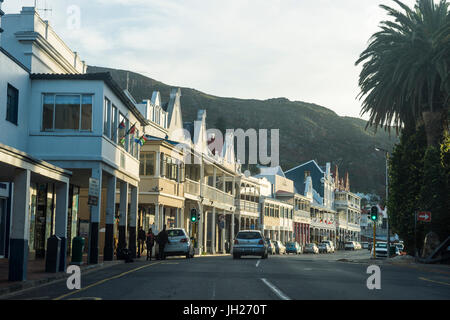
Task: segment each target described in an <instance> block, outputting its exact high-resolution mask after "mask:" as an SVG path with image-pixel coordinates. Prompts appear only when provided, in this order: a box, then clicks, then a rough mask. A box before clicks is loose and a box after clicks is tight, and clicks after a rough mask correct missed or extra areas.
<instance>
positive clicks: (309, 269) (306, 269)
mask: <svg viewBox="0 0 450 320" xmlns="http://www.w3.org/2000/svg"><path fill="white" fill-rule="evenodd" d="M303 270H305V271H311V270H312V268H304V269H303Z"/></svg>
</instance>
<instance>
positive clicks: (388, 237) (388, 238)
mask: <svg viewBox="0 0 450 320" xmlns="http://www.w3.org/2000/svg"><path fill="white" fill-rule="evenodd" d="M375 150H376V151H382V152H384V153H385V156H386V203H385V210H386V227H387V237H386V238H387V239H386V240H387V241H386V243H387V257H388V258H389V255H390V248H389V243H390V235H389V212H388V210H387V201H388V188H389V176H388V165H389V163H388V162H389V151H387V150H385V149H382V148H379V147H375Z"/></svg>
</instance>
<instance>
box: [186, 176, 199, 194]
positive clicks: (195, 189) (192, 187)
mask: <svg viewBox="0 0 450 320" xmlns="http://www.w3.org/2000/svg"><path fill="white" fill-rule="evenodd" d="M184 192H185V193H189V194H192V195H196V196H199V195H200V183H199V182H197V181H192V180H189V179H186V182H185V184H184Z"/></svg>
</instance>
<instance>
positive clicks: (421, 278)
mask: <svg viewBox="0 0 450 320" xmlns="http://www.w3.org/2000/svg"><path fill="white" fill-rule="evenodd" d="M419 279H420V280H424V281H430V282H434V283H439V284H444V285H447V286H450V283H447V282H441V281H436V280H431V279H427V278H423V277H419Z"/></svg>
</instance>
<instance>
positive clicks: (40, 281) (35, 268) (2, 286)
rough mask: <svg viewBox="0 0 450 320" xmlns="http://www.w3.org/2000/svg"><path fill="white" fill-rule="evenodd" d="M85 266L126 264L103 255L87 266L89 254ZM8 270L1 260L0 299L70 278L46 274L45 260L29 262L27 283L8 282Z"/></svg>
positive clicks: (59, 274)
mask: <svg viewBox="0 0 450 320" xmlns="http://www.w3.org/2000/svg"><path fill="white" fill-rule="evenodd" d="M229 255H230V254H229V253H226V254H222V253H216V254H205V255H195V256H194V257H195V259H197V258H202V257H218V256H229ZM70 259H71V258H70V257H67V260H68V261H67V263H68V265H69V263H70ZM145 260H146V256H145V255H142V256H141V258H135V259H134V261H135V262H137V261H145ZM83 262H84V263H83V265H81V266H80V268H81V271H86V270H98V269H102V268H107V267H111V266H114V265H117V264H122V263H125V262H124V261H123V260H113V261H103V255H100V256H99V263H98V264H92V265H88V264H87V254H84V256H83ZM8 268H9V263H8V259H0V297H1V296H3V295H6V294H9V293H13V292H16V291H20V290H24V289H29V288H36V287H39V286H42V285H45V284H48V283H50V282H53V281H57V280H61V279H65V278H67V277H68V274H67V273H65V272H57V273H47V272H45V259H36V260H29V261H28V272H27V280H26V281H16V282H11V281H8Z"/></svg>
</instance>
